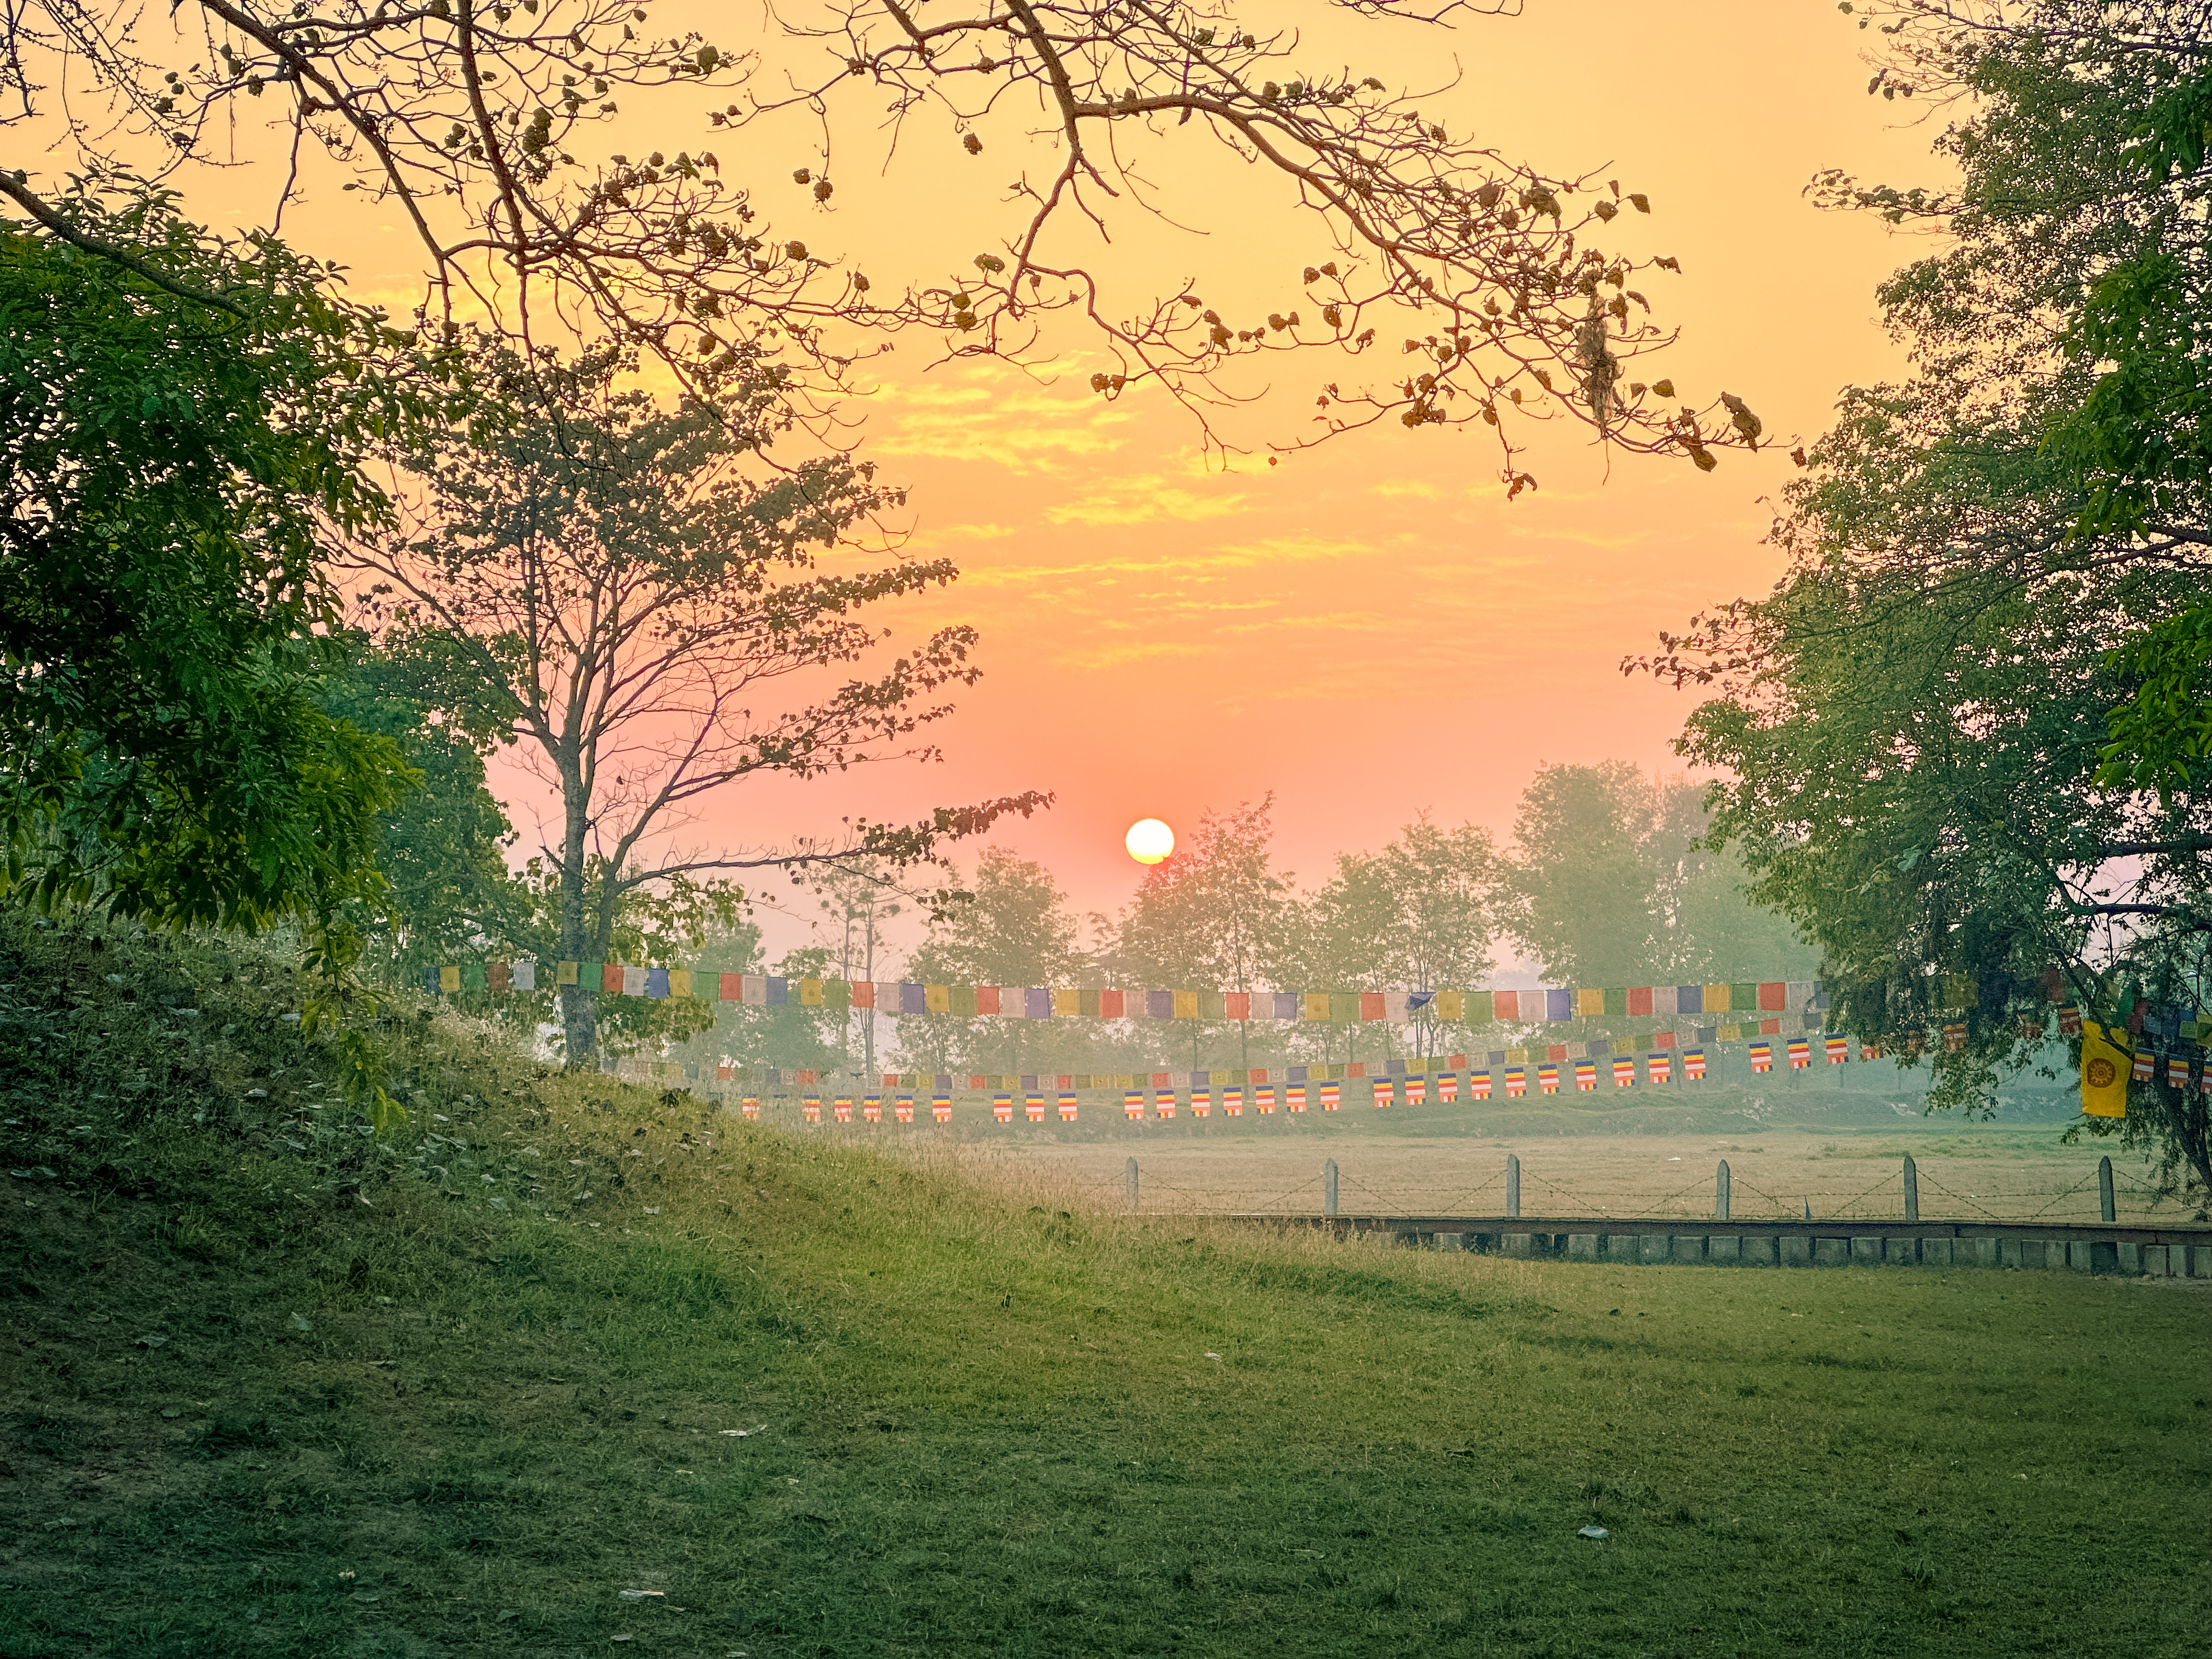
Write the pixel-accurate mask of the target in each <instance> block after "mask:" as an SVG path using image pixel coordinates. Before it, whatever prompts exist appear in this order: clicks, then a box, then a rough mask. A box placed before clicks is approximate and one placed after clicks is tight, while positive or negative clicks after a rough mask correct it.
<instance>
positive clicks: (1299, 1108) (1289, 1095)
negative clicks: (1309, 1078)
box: [1283, 1083, 1306, 1113]
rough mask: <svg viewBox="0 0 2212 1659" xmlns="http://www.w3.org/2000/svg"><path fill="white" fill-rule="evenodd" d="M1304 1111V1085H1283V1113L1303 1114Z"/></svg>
mask: <svg viewBox="0 0 2212 1659" xmlns="http://www.w3.org/2000/svg"><path fill="white" fill-rule="evenodd" d="M1283 1109H1284V1110H1285V1112H1292V1113H1303V1112H1304V1110H1305V1109H1306V1085H1304V1084H1303V1083H1286V1084H1285V1085H1283Z"/></svg>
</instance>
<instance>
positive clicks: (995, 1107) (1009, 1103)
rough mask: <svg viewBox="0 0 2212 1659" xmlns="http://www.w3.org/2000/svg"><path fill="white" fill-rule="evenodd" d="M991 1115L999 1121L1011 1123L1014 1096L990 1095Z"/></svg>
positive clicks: (1012, 1119)
mask: <svg viewBox="0 0 2212 1659" xmlns="http://www.w3.org/2000/svg"><path fill="white" fill-rule="evenodd" d="M991 1115H992V1116H993V1117H994V1118H996V1119H997V1120H998V1121H1000V1122H1001V1123H1012V1121H1014V1097H1012V1095H994V1096H992V1097H991Z"/></svg>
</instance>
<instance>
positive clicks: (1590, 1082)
mask: <svg viewBox="0 0 2212 1659" xmlns="http://www.w3.org/2000/svg"><path fill="white" fill-rule="evenodd" d="M1575 1087H1576V1088H1577V1090H1579V1091H1582V1092H1583V1094H1589V1093H1592V1092H1593V1091H1595V1089H1596V1088H1597V1062H1596V1061H1595V1060H1577V1061H1576V1062H1575Z"/></svg>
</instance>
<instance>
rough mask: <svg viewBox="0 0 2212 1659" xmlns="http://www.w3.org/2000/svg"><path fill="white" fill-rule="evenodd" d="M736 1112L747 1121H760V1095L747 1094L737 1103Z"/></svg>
mask: <svg viewBox="0 0 2212 1659" xmlns="http://www.w3.org/2000/svg"><path fill="white" fill-rule="evenodd" d="M738 1115H739V1116H741V1117H743V1118H744V1121H746V1122H748V1123H757V1122H759V1121H760V1097H759V1096H758V1095H747V1096H746V1097H744V1099H742V1100H740V1101H739V1102H738Z"/></svg>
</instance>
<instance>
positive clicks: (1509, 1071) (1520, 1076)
mask: <svg viewBox="0 0 2212 1659" xmlns="http://www.w3.org/2000/svg"><path fill="white" fill-rule="evenodd" d="M1527 1093H1528V1067H1527V1066H1507V1067H1506V1068H1505V1097H1506V1099H1508V1100H1518V1099H1520V1098H1521V1097H1522V1096H1523V1095H1525V1094H1527Z"/></svg>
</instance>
